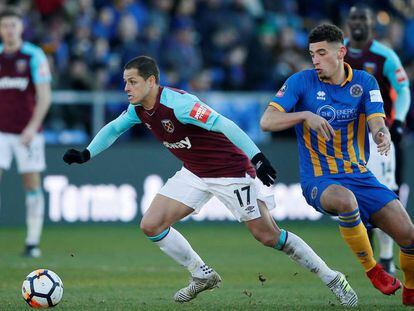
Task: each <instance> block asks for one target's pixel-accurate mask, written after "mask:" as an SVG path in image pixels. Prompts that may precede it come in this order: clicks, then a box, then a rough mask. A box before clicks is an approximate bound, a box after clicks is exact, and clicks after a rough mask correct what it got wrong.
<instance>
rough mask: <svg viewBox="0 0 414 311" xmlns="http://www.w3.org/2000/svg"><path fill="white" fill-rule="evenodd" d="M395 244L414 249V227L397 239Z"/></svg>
mask: <svg viewBox="0 0 414 311" xmlns="http://www.w3.org/2000/svg"><path fill="white" fill-rule="evenodd" d="M395 242H397V244H398V245H399V246H401V247H408V246H411V247H413V245H414V227H413V226H411V227H410V228H409V229H408V230H406V232H405V233H404V234H402V235H401V236H399V237H397V238H396V239H395Z"/></svg>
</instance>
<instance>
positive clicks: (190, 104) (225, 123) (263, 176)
mask: <svg viewBox="0 0 414 311" xmlns="http://www.w3.org/2000/svg"><path fill="white" fill-rule="evenodd" d="M174 114H175V116H176V118H177V119H178V120H179V121H180V122H182V123H183V124H192V125H195V126H198V127H201V128H203V129H205V130H208V131H213V132H218V133H222V134H224V135H225V136H226V137H227V138H228V139H229V140H230V141H231V142H232V143H233V144H234V145H235V146H237V147H238V148H239V149H241V150H242V151H243V152H244V153H245V154H246V155H247V156H248V157H249V159H250V160H251V161H252V163H253V164H254V166H255V168H256V172H257V177H258V178H259V179H260V180H261V181H262V182H263V183H264V184H265V185H266V186H270V185H271V184H273V183H274V181H275V179H276V171H275V169H274V168H273V167H272V166H271V164H270V162H269V161H268V160H267V159H266V157H265V156H264V155H263V153H261V152H260V150H259V148H258V147H257V146H256V144H255V143H254V142H253V141H252V140H251V139H250V137H249V136H248V135H247V134H246V133H245V132H243V131H242V129H240V128H239V127H238V126H237V125H236V124H235V123H234V122H233V121H231V120H229V119H227V118H226V117H224V116H222V115H220V114H219V113H217V112H216V111H214V109H212V108H211V107H209V106H207V105H206V104H204V103H203V102H201V101H200V100H199V99H198V98H197V97H196V96H193V95H190V94H186V95H185V96H183V97H182V98H181V105H179V106H178V107H176V108H175V109H174Z"/></svg>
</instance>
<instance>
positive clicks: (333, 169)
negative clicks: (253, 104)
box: [261, 24, 414, 305]
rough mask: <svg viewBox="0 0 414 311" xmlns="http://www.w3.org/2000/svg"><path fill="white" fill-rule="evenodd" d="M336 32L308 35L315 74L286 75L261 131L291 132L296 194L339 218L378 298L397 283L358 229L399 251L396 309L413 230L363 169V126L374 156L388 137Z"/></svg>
mask: <svg viewBox="0 0 414 311" xmlns="http://www.w3.org/2000/svg"><path fill="white" fill-rule="evenodd" d="M343 41H344V40H343V33H342V31H341V30H340V29H339V28H338V27H336V26H334V25H330V24H323V25H320V26H318V27H315V28H314V29H313V30H312V31H311V32H310V33H309V53H310V55H311V58H312V62H313V65H314V67H315V69H313V70H303V71H301V72H299V73H296V74H294V75H292V76H291V77H290V78H289V79H288V80H287V81H286V82H285V84H284V85H283V86H282V88H281V89H280V90H279V92H277V93H276V95H275V97H274V98H273V100H272V102H271V103H270V104H269V107H268V108H267V110H266V111H265V113H264V115H263V117H262V119H261V126H262V128H263V129H264V130H267V131H280V130H284V129H286V128H289V127H292V126H295V130H296V135H297V139H298V146H299V158H300V177H301V186H302V190H303V195H304V196H305V198H306V201H307V202H308V203H309V205H311V206H313V207H314V208H315V209H316V210H317V211H319V212H321V213H325V214H328V215H336V216H338V218H339V230H340V233H341V236H342V238H343V239H344V241H345V242H346V243H347V244H348V246H349V248H350V249H351V250H352V252H353V253H354V254H355V256H356V257H357V258H358V260H359V262H360V264H361V265H362V266H363V268H364V270H365V272H366V275H367V277H368V278H369V279H370V281H371V283H372V284H373V285H374V287H375V288H377V289H378V290H379V291H381V292H382V293H383V294H385V295H390V294H394V293H395V292H396V291H397V290H398V289H399V288H400V286H401V284H400V281H399V280H398V279H396V278H395V277H393V276H391V275H390V274H388V273H387V272H386V271H385V270H384V268H383V267H382V266H381V265H379V264H378V263H377V262H376V260H375V259H374V255H373V251H372V247H371V245H370V243H369V239H368V234H367V230H366V228H370V227H372V226H375V227H379V228H381V229H382V230H384V231H385V232H387V233H388V234H390V235H391V236H392V237H393V238H394V240H395V241H396V242H397V243H398V244H399V245H400V262H401V269H402V271H403V273H404V289H403V298H402V302H403V304H405V305H414V257H413V255H412V254H413V253H414V226H413V223H412V222H411V219H410V217H409V216H408V214H407V212H406V211H405V209H404V208H403V206H402V204H401V202H400V201H399V200H398V197H397V195H396V194H395V193H394V192H393V191H392V190H390V189H388V188H387V187H386V186H384V185H383V184H381V183H380V182H379V181H378V180H377V179H376V178H375V176H374V175H373V174H372V173H371V172H370V171H369V170H368V169H367V168H366V161H365V160H367V159H369V151H370V149H369V142H368V133H367V125H368V126H369V130H370V131H371V132H372V135H373V137H374V140H375V144H376V145H377V146H376V147H377V148H378V152H379V153H380V154H381V155H382V154H385V155H387V154H388V152H389V150H390V147H391V135H390V132H389V130H388V128H387V127H386V125H385V121H384V118H385V113H384V107H383V101H382V98H381V93H380V90H379V86H378V83H377V82H376V80H375V78H374V77H373V76H371V75H369V74H367V73H366V72H364V71H361V70H354V69H352V68H351V67H350V66H349V65H348V64H347V63H345V62H344V57H345V54H346V48H345V46H344V42H343Z"/></svg>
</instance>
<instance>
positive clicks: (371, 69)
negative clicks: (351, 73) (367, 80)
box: [363, 62, 377, 75]
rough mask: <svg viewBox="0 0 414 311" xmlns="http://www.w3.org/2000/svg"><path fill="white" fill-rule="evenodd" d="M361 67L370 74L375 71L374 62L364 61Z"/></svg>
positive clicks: (375, 65)
mask: <svg viewBox="0 0 414 311" xmlns="http://www.w3.org/2000/svg"><path fill="white" fill-rule="evenodd" d="M363 68H364V70H365V71H366V72H368V73H370V74H372V75H373V74H375V73H376V72H377V64H375V63H371V62H366V63H364V65H363Z"/></svg>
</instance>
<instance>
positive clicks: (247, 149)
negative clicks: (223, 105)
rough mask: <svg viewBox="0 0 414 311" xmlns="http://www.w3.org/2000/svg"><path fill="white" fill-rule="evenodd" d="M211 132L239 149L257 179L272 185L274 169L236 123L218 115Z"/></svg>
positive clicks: (274, 175) (274, 177)
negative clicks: (223, 137) (254, 171)
mask: <svg viewBox="0 0 414 311" xmlns="http://www.w3.org/2000/svg"><path fill="white" fill-rule="evenodd" d="M211 131H213V132H218V133H222V134H224V135H225V136H226V137H227V138H228V139H229V140H230V141H231V142H232V143H233V144H234V145H235V146H236V147H238V148H239V149H241V150H242V151H243V152H244V153H245V154H246V155H247V156H248V157H249V159H250V160H251V161H252V163H253V164H254V166H255V168H256V172H257V177H258V178H259V179H260V180H261V181H262V182H263V183H264V184H265V185H266V186H270V185H272V184H273V183H274V181H275V179H276V171H275V169H274V168H273V167H272V165H271V164H270V162H269V160H267V158H266V157H265V155H264V154H263V153H262V152H261V151H260V149H259V148H258V147H257V146H256V144H255V143H254V142H253V140H252V139H251V138H250V137H249V136H248V135H247V134H246V133H245V132H244V131H243V130H242V129H241V128H240V127H238V126H237V124H236V123H234V122H233V121H231V120H230V119H227V118H226V117H224V116H222V115H218V116H217V117H216V119H215V121H214V123H213V126H212V127H211Z"/></svg>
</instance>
